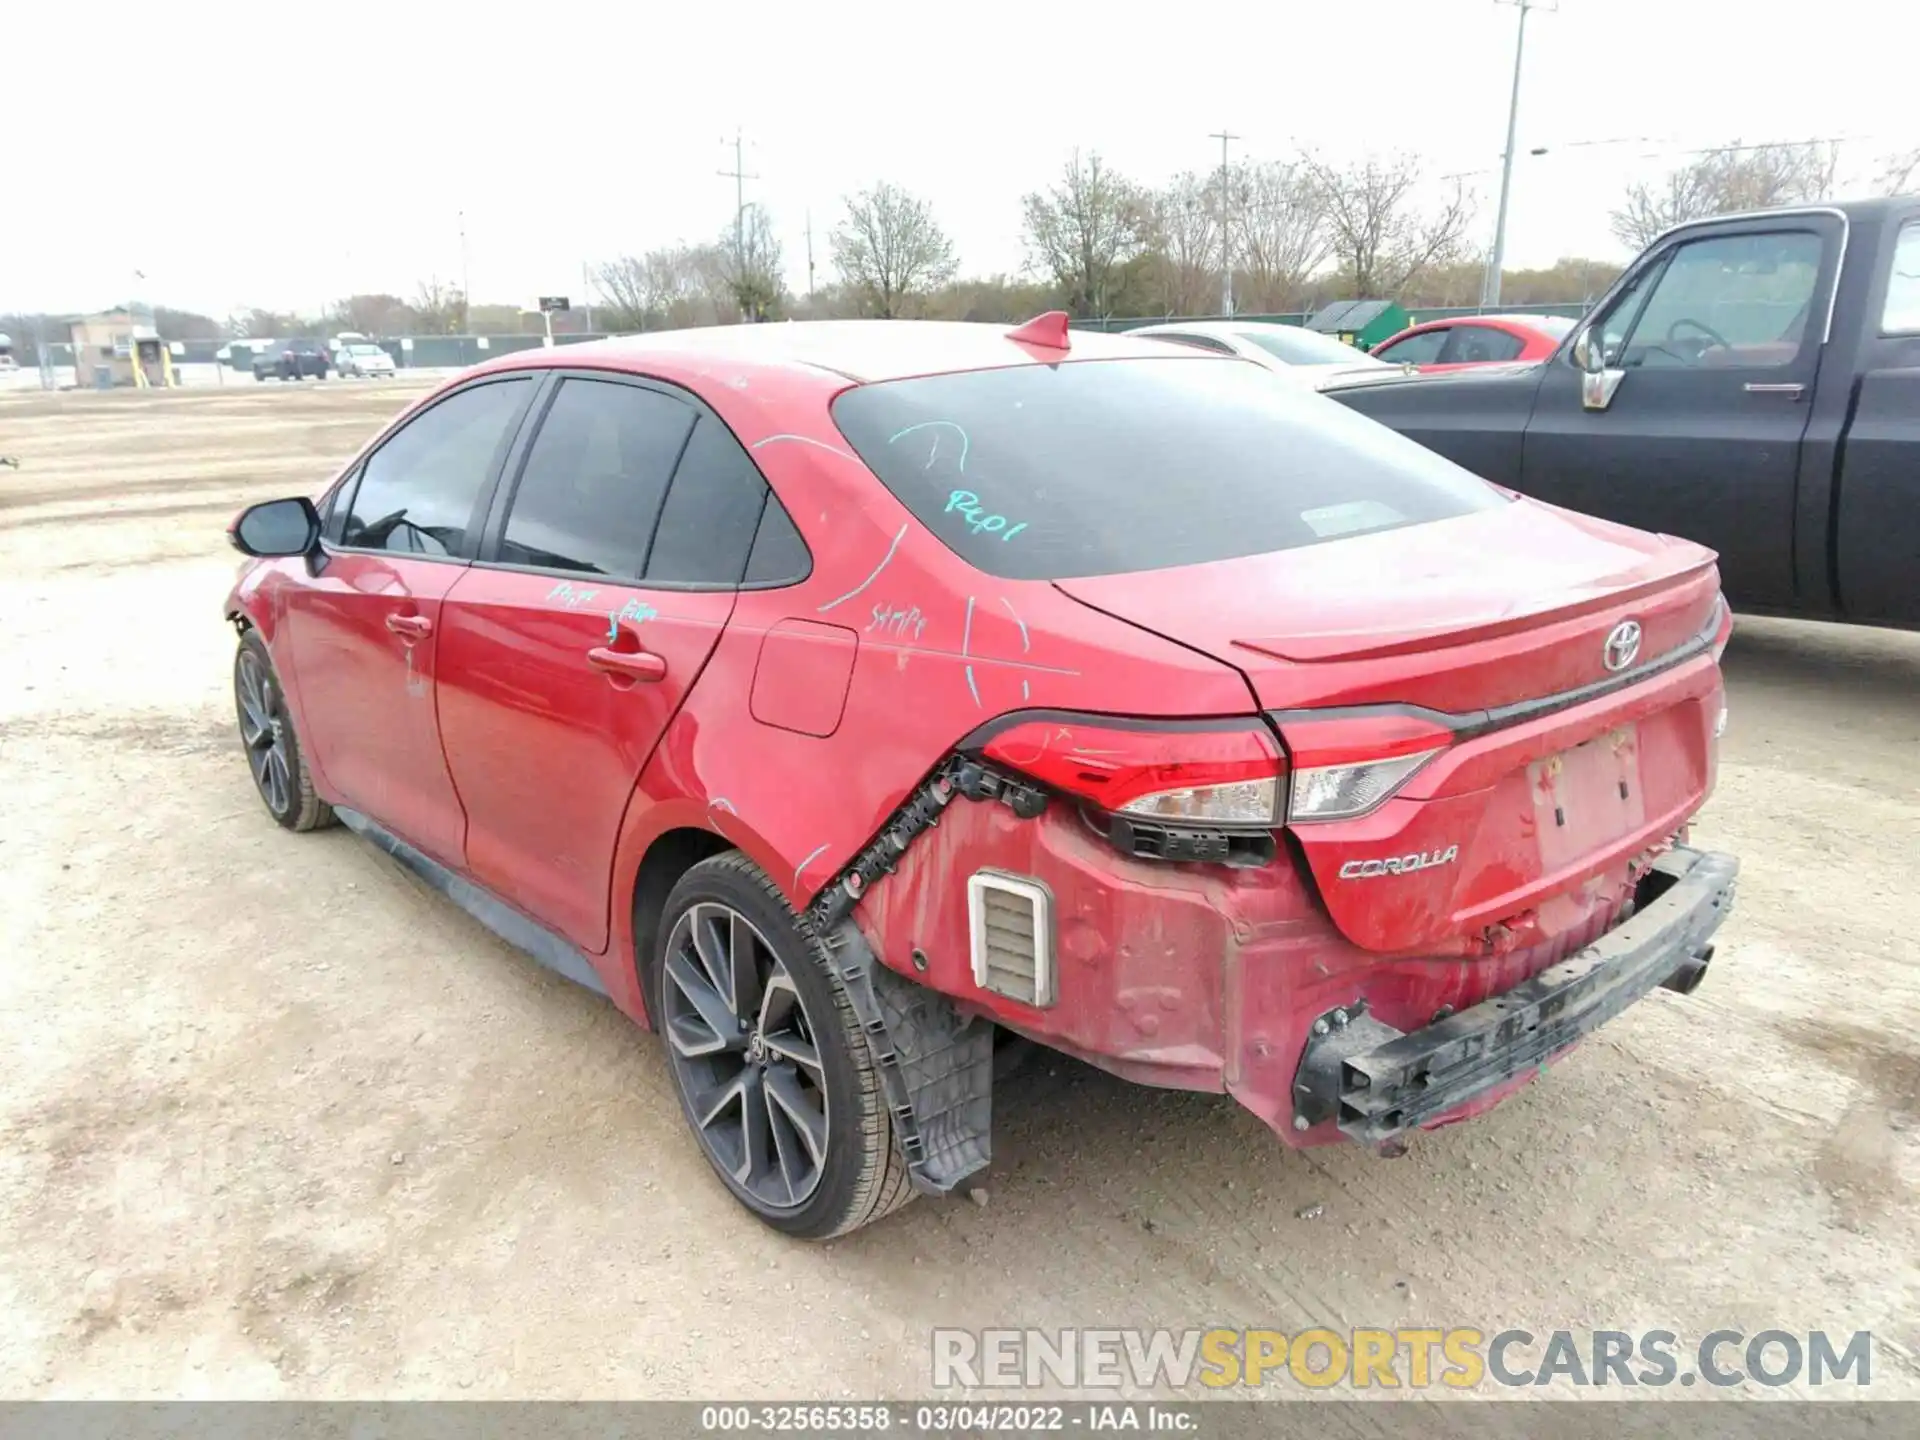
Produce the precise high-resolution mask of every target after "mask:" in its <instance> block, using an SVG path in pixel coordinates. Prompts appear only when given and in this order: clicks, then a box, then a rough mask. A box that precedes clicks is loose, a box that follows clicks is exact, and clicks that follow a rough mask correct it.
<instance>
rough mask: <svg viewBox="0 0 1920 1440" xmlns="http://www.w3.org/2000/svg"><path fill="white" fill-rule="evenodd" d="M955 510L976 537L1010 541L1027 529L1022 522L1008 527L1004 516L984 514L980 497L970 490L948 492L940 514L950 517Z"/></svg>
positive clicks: (1025, 523)
mask: <svg viewBox="0 0 1920 1440" xmlns="http://www.w3.org/2000/svg"><path fill="white" fill-rule="evenodd" d="M956 510H958V511H959V512H960V514H961V515H963V516H964V517H965V518H966V521H967V524H969V525H970V526H972V527H973V533H974V534H976V535H982V534H985V535H998V536H999V537H1000V538H1001V539H1002V540H1011V539H1012V538H1013V537H1014V536H1016V535H1018V534H1019V533H1020V532H1021V531H1022V530H1024V529H1026V528H1027V522H1026V521H1024V520H1022V521H1021V522H1020V523H1019V524H1018V525H1013V526H1009V525H1008V524H1007V517H1006V516H1004V515H989V514H986V513H985V510H984V507H983V506H982V505H981V504H980V497H979V496H978V495H976V494H974V493H973V491H971V490H955V491H952V492H950V493H949V494H948V496H947V508H946V509H945V510H942V511H941V512H940V513H941V514H942V515H951V514H953V512H954V511H956Z"/></svg>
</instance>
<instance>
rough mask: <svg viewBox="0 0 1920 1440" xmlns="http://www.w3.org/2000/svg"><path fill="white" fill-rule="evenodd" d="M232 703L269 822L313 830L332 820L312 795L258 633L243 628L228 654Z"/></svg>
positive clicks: (310, 780)
mask: <svg viewBox="0 0 1920 1440" xmlns="http://www.w3.org/2000/svg"><path fill="white" fill-rule="evenodd" d="M233 704H234V710H235V712H236V713H237V714H238V716H239V720H240V744H241V746H242V748H243V749H244V751H245V753H246V756H247V768H248V769H249V770H250V771H251V772H252V773H253V788H254V790H255V792H256V793H257V794H258V795H259V796H260V803H261V804H263V805H265V806H266V807H267V813H268V814H269V815H271V816H272V817H273V819H274V823H275V824H277V825H280V826H283V827H284V828H286V829H288V830H318V829H321V828H322V827H323V826H327V825H331V824H332V823H333V818H334V817H333V807H332V806H331V805H329V804H327V802H326V801H324V800H322V799H321V798H320V797H319V796H318V795H316V794H315V793H314V789H313V776H312V775H311V774H310V773H309V772H308V770H307V761H306V756H305V754H304V753H303V752H302V751H301V749H300V737H299V735H298V733H297V732H296V731H295V729H294V725H293V715H292V713H291V712H290V711H289V710H288V709H287V698H286V692H285V691H283V690H282V689H281V688H280V676H279V673H278V672H277V671H275V670H274V668H273V657H272V656H270V655H269V654H268V653H267V647H266V645H265V643H264V642H263V641H262V640H261V639H260V636H259V633H258V632H257V631H254V630H249V631H247V633H246V634H244V635H242V636H241V637H240V649H239V651H238V652H237V653H236V654H235V655H234V657H233Z"/></svg>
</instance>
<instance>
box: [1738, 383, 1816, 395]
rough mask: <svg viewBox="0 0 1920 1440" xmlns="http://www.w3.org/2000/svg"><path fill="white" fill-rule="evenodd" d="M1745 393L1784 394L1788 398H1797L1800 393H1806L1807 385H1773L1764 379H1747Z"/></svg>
mask: <svg viewBox="0 0 1920 1440" xmlns="http://www.w3.org/2000/svg"><path fill="white" fill-rule="evenodd" d="M1747 393H1748V394H1749V395H1785V396H1786V397H1787V398H1788V399H1790V400H1798V399H1799V398H1800V397H1801V396H1802V395H1804V394H1806V393H1807V387H1806V386H1804V385H1792V384H1784V383H1783V384H1778V385H1774V384H1767V383H1766V382H1764V381H1757V380H1749V381H1748V382H1747Z"/></svg>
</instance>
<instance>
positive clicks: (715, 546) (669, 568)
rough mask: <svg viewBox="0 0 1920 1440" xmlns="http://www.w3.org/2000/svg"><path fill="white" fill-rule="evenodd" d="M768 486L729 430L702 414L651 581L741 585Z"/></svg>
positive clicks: (651, 563)
mask: <svg viewBox="0 0 1920 1440" xmlns="http://www.w3.org/2000/svg"><path fill="white" fill-rule="evenodd" d="M766 498H767V482H766V481H765V480H763V479H761V478H760V471H759V470H758V469H757V468H756V467H755V465H754V463H753V461H751V460H750V459H748V458H747V452H746V451H745V450H742V449H741V448H740V442H739V441H738V440H735V439H734V438H733V436H732V435H731V434H729V433H728V431H727V427H726V426H724V425H722V424H721V423H720V422H719V421H718V420H715V419H714V418H713V417H712V416H710V415H702V416H701V417H700V418H699V420H698V421H697V422H696V423H695V425H694V427H693V438H692V439H690V440H689V441H687V451H686V454H685V455H684V456H683V457H682V458H681V461H680V468H679V469H678V470H676V471H674V472H673V488H672V490H670V491H669V492H668V494H667V506H666V509H665V510H664V511H662V512H661V515H660V528H659V533H658V534H656V535H655V536H654V540H653V553H652V555H651V556H650V557H649V559H648V560H647V579H648V581H649V582H678V583H681V584H706V585H738V584H739V583H740V576H741V574H742V572H744V571H745V570H746V568H747V552H748V551H749V550H751V549H752V548H753V534H754V531H755V530H756V529H757V528H758V527H759V524H760V507H761V506H762V505H763V504H765V503H766Z"/></svg>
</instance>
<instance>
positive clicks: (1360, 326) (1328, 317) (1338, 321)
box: [1307, 300, 1413, 350]
mask: <svg viewBox="0 0 1920 1440" xmlns="http://www.w3.org/2000/svg"><path fill="white" fill-rule="evenodd" d="M1412 323H1413V322H1412V321H1411V320H1410V319H1409V318H1408V317H1407V312H1406V311H1404V310H1402V309H1401V308H1400V307H1399V306H1398V305H1396V304H1394V302H1393V301H1391V300H1336V301H1335V302H1334V303H1333V304H1331V305H1329V306H1327V307H1326V308H1325V309H1323V310H1319V311H1316V312H1315V313H1314V314H1313V315H1311V316H1309V317H1308V319H1307V329H1309V330H1312V331H1314V332H1316V333H1317V334H1321V335H1334V336H1338V337H1339V338H1340V339H1341V340H1343V341H1345V342H1346V343H1347V344H1349V345H1352V346H1354V347H1355V348H1357V349H1360V350H1371V349H1372V348H1373V347H1374V346H1376V345H1378V344H1379V343H1380V342H1381V341H1382V340H1385V339H1386V338H1387V337H1388V336H1390V335H1398V334H1399V333H1400V332H1401V331H1402V330H1404V329H1406V328H1407V326H1408V325H1410V324H1412Z"/></svg>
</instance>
